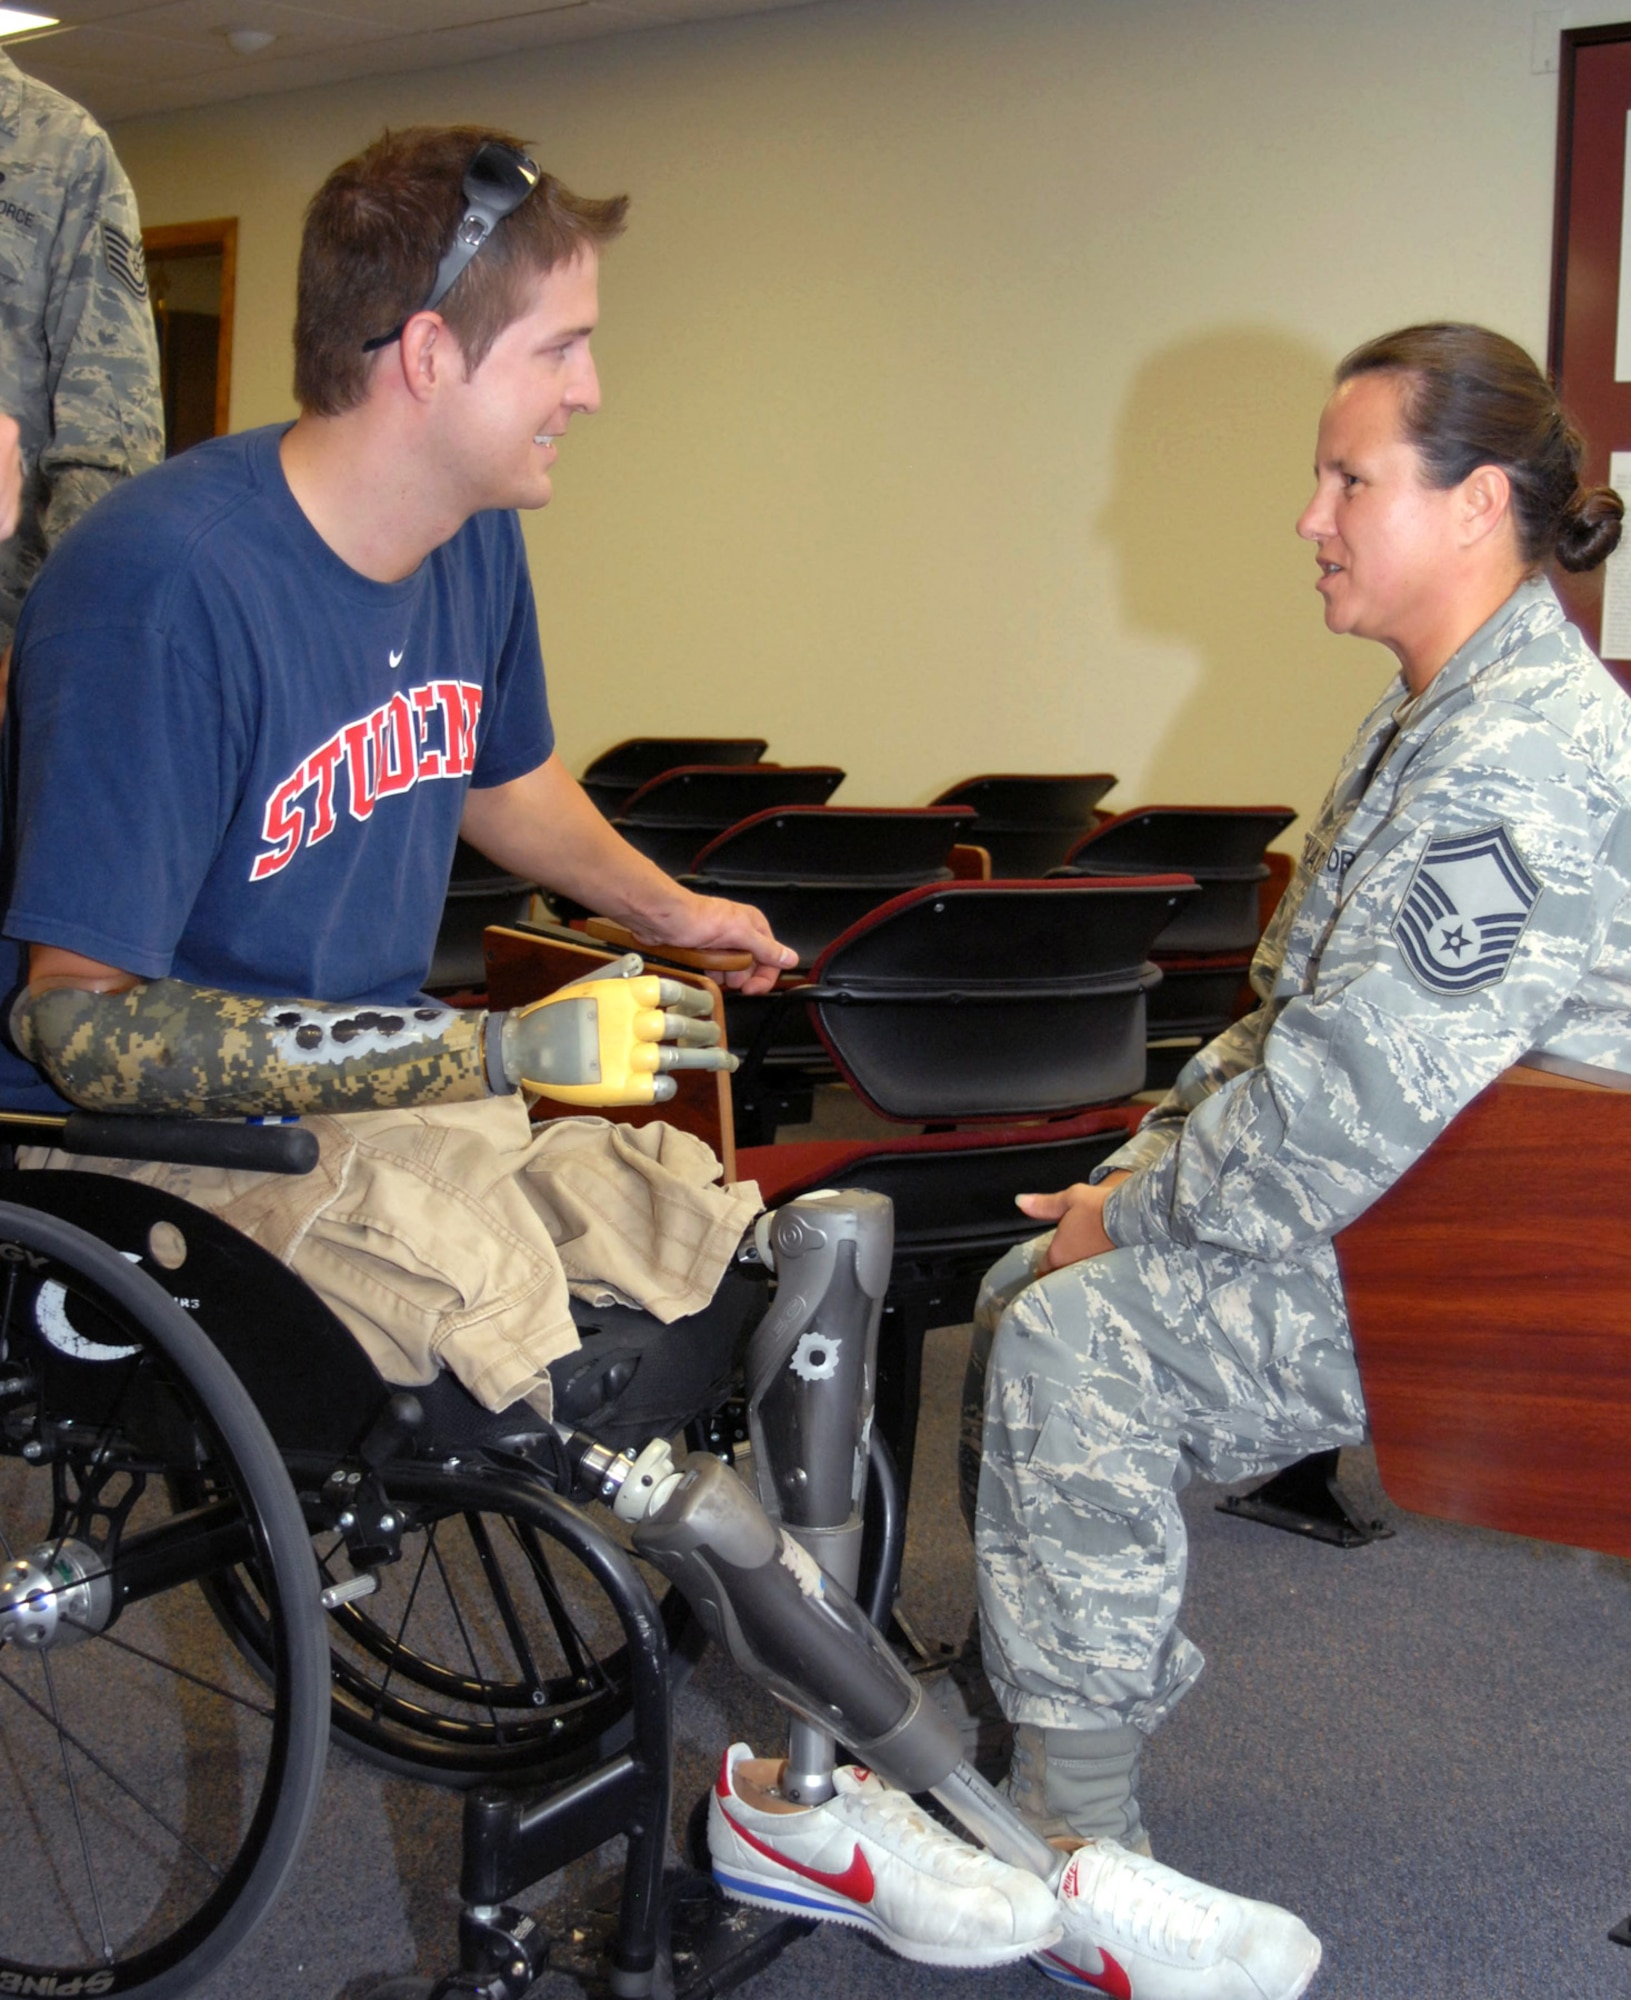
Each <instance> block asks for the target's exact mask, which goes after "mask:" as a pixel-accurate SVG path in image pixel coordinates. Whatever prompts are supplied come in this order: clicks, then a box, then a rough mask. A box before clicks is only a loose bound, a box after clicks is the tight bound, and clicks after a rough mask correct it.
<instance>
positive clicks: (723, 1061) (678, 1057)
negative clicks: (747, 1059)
mask: <svg viewBox="0 0 1631 2000" xmlns="http://www.w3.org/2000/svg"><path fill="white" fill-rule="evenodd" d="M737 1063H738V1058H737V1057H735V1056H733V1055H732V1054H731V1052H730V1050H729V1049H720V1048H710V1049H683V1048H680V1049H677V1048H672V1047H670V1046H669V1044H668V1043H667V1042H663V1043H661V1044H660V1045H659V1046H658V1049H657V1071H658V1074H659V1075H661V1074H663V1073H664V1072H665V1071H668V1070H671V1069H722V1070H726V1071H729V1070H733V1069H735V1068H736V1067H737Z"/></svg>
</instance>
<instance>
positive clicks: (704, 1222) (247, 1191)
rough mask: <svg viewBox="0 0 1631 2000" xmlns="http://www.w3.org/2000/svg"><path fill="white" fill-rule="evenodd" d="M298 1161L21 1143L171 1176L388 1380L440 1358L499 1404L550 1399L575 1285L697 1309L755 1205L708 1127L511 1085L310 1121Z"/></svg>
mask: <svg viewBox="0 0 1631 2000" xmlns="http://www.w3.org/2000/svg"><path fill="white" fill-rule="evenodd" d="M305 1123H306V1124H307V1125H308V1126H309V1127H310V1129H311V1130H312V1131H314V1132H315V1133H316V1134H317V1139H318V1147H319V1160H318V1165H317V1167H316V1168H315V1170H314V1171H313V1172H312V1173H310V1174H305V1175H295V1176H288V1175H281V1174H248V1173H236V1172H229V1171H226V1170H223V1169H220V1168H213V1167H177V1166H168V1165H162V1164H151V1163H146V1162H134V1161H128V1160H101V1159H78V1158H75V1157H73V1156H72V1155H70V1154H67V1153H60V1152H55V1151H52V1152H44V1151H41V1150H38V1149H32V1148H31V1149H28V1150H26V1151H25V1152H24V1153H23V1154H22V1155H21V1156H20V1157H21V1158H22V1162H23V1164H24V1165H26V1166H31V1167H32V1166H47V1167H72V1168H78V1169H81V1170H87V1169H88V1170H90V1171H93V1172H100V1173H109V1174H117V1175H120V1176H122V1177H123V1178H126V1179H130V1180H138V1181H143V1182H145V1183H147V1184H148V1185H149V1186H153V1187H162V1188H166V1189H168V1190H169V1191H170V1192H171V1193H173V1194H177V1195H180V1196H181V1197H182V1198H183V1199H184V1200H186V1201H190V1202H193V1203H195V1204H196V1205H197V1206H198V1207H200V1208H205V1209H208V1210H210V1211H211V1212H212V1213H213V1214H216V1215H218V1216H220V1217H221V1218H222V1219H223V1220H224V1221H227V1222H230V1223H231V1224H232V1225H233V1226H234V1227H235V1228H238V1229H241V1230H242V1231H243V1232H244V1234H245V1235H247V1236H251V1237H253V1238H254V1239H255V1241H256V1242H257V1243H260V1244H261V1245H263V1247H264V1248H266V1249H268V1250H270V1251H271V1252H272V1253H273V1255H274V1256H276V1257H278V1258H280V1259H281V1260H282V1261H283V1262H284V1263H285V1264H287V1265H288V1266H289V1267H290V1268H291V1269H292V1270H294V1271H296V1272H297V1273H298V1274H299V1275H300V1276H301V1277H302V1278H304V1279H305V1280H306V1282H307V1283H308V1284H309V1285H311V1286H312V1288H313V1289H314V1290H315V1291H316V1292H317V1293H319V1294H320V1296H321V1297H322V1298H323V1299H324V1301H325V1302H326V1303H327V1304H328V1305H329V1307H330V1308H331V1309H332V1310H333V1311H334V1312H335V1313H336V1314H337V1315H338V1317H339V1318H340V1319H342V1320H343V1321H344V1322H345V1324H346V1325H347V1326H348V1327H349V1328H350V1329H351V1331H352V1333H354V1334H355V1335H356V1337H357V1339H358V1340H359V1341H360V1342H361V1343H362V1345H363V1347H364V1348H365V1349H366V1350H367V1352H368V1355H369V1357H370V1359H371V1360H372V1361H373V1363H374V1365H375V1366H376V1367H377V1368H378V1369H379V1371H380V1373H381V1375H383V1376H384V1378H385V1379H386V1381H387V1382H392V1383H397V1384H401V1385H403V1386H407V1387H412V1386H414V1385H416V1384H420V1383H425V1382H428V1381H430V1380H431V1379H432V1377H433V1376H434V1375H435V1373H436V1371H437V1369H438V1368H448V1369H451V1370H452V1372H453V1373H454V1374H455V1375H457V1376H458V1378H459V1380H460V1381H461V1382H463V1384H464V1385H465V1387H466V1388H467V1389H468V1390H469V1391H470V1392H471V1394H472V1395H473V1396H475V1397H476V1398H477V1400H478V1401H479V1402H481V1403H483V1404H484V1405H485V1406H486V1407H487V1408H488V1409H490V1410H502V1409H504V1408H506V1407H507V1406H508V1405H509V1404H511V1403H513V1402H515V1401H516V1400H517V1399H518V1398H520V1397H522V1396H525V1397H527V1398H528V1399H529V1400H530V1401H531V1402H532V1404H533V1405H534V1406H535V1407H536V1408H537V1409H538V1410H540V1411H541V1412H542V1413H543V1414H544V1415H545V1416H548V1415H549V1413H550V1387H549V1374H548V1370H549V1365H550V1363H551V1362H552V1361H556V1360H558V1359H559V1358H560V1357H561V1356H562V1355H563V1354H569V1353H571V1352H572V1350H573V1349H574V1348H576V1347H577V1345H578V1336H577V1330H576V1328H575V1327H574V1326H573V1323H572V1315H571V1309H570V1304H569V1298H570V1297H571V1296H574V1295H575V1296H576V1297H578V1298H581V1299H587V1300H589V1301H591V1302H592V1303H595V1304H601V1305H604V1304H609V1303H614V1302H615V1303H619V1304H624V1305H633V1306H640V1307H642V1308H644V1310H646V1311H647V1312H650V1313H653V1314H654V1315H655V1316H656V1317H657V1318H658V1319H660V1320H663V1321H664V1322H669V1321H673V1320H676V1319H680V1318H683V1317H684V1316H685V1315H686V1314H687V1313H694V1312H699V1311H700V1310H701V1309H702V1307H703V1306H705V1305H706V1304H707V1303H708V1301H709V1300H710V1299H711V1298H712V1297H713V1294H714V1289H715V1287H716V1286H717V1285H718V1283H719V1279H720V1276H721V1274H722V1273H723V1271H724V1270H725V1267H726V1265H727V1264H728V1263H729V1261H730V1259H731V1256H732V1255H733V1253H734V1252H735V1250H736V1247H737V1245H738V1243H739V1242H740V1241H741V1238H742V1234H743V1231H744V1230H745V1229H746V1228H747V1226H748V1224H749V1223H750V1222H751V1221H752V1219H753V1217H754V1216H755V1215H756V1214H757V1213H758V1211H759V1209H760V1207H761V1205H762V1204H761V1203H760V1200H759V1190H758V1188H757V1187H756V1186H755V1185H754V1183H753V1182H751V1181H745V1182H741V1183H738V1184H736V1185H735V1186H730V1187H724V1186H720V1185H719V1184H718V1176H719V1162H718V1160H717V1159H716V1158H715V1157H714V1155H713V1153H712V1152H711V1151H710V1150H709V1148H708V1147H707V1146H705V1145H704V1144H703V1143H702V1141H701V1140H700V1139H696V1138H693V1137H692V1136H691V1135H690V1134H689V1133H686V1132H680V1131H677V1130H675V1129H674V1128H673V1127H672V1126H668V1125H643V1126H638V1127H636V1126H631V1125H614V1124H610V1123H608V1122H607V1121H606V1120H605V1119H603V1118H587V1117H570V1118H558V1119H555V1120H553V1121H552V1122H550V1123H548V1124H545V1125H538V1126H534V1125H532V1124H530V1123H529V1121H528V1118H527V1113H526V1109H525V1106H524V1105H523V1104H522V1102H521V1099H520V1098H519V1097H495V1098H488V1099H486V1100H483V1101H481V1102H478V1103H475V1104H449V1105H433V1106H429V1107H427V1108H425V1109H423V1110H417V1111H413V1110H408V1111H370V1112H362V1113H358V1114H356V1115H354V1116H347V1117H342V1118H322V1117H320V1118H309V1119H307V1120H306V1121H305Z"/></svg>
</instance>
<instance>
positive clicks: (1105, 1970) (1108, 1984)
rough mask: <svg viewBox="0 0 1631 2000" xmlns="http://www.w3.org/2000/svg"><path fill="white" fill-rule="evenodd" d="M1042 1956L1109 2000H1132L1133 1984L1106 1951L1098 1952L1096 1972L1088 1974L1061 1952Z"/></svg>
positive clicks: (1049, 1952)
mask: <svg viewBox="0 0 1631 2000" xmlns="http://www.w3.org/2000/svg"><path fill="white" fill-rule="evenodd" d="M1042 1956H1043V1957H1044V1958H1051V1959H1052V1960H1053V1962H1054V1964H1055V1965H1062V1966H1063V1967H1064V1968H1065V1970H1066V1971H1067V1972H1073V1973H1075V1975H1076V1977H1077V1978H1078V1979H1080V1980H1081V1981H1082V1983H1083V1984H1084V1985H1087V1986H1091V1987H1092V1988H1093V1989H1094V1991H1095V1992H1098V1993H1107V1994H1109V1996H1110V2000H1133V1982H1132V1981H1131V1980H1130V1979H1129V1978H1128V1977H1127V1974H1126V1973H1125V1971H1124V1970H1123V1969H1122V1968H1121V1967H1120V1966H1119V1965H1118V1964H1117V1963H1116V1961H1115V1960H1114V1959H1113V1958H1112V1957H1111V1956H1110V1954H1109V1952H1107V1951H1103V1950H1100V1951H1099V1969H1098V1971H1097V1972H1089V1971H1088V1970H1087V1968H1086V1966H1084V1965H1078V1964H1077V1963H1076V1961H1075V1960H1074V1959H1072V1958H1066V1957H1065V1955H1064V1953H1063V1952H1059V1951H1045V1952H1044V1953H1043V1954H1042Z"/></svg>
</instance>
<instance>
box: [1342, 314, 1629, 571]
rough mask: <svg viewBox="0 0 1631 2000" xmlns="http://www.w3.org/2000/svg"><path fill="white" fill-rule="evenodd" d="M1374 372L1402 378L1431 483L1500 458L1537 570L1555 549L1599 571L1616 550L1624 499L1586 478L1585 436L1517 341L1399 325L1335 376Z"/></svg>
mask: <svg viewBox="0 0 1631 2000" xmlns="http://www.w3.org/2000/svg"><path fill="white" fill-rule="evenodd" d="M1376 373H1387V374H1394V375H1398V376H1400V377H1401V378H1402V379H1403V384H1404V394H1403V397H1402V400H1401V406H1400V407H1401V415H1402V417H1403V420H1404V428H1405V435H1406V437H1408V438H1409V440H1410V442H1411V443H1412V444H1413V445H1414V446H1415V447H1416V449H1417V451H1418V452H1419V453H1420V454H1421V459H1422V464H1423V466H1424V467H1425V469H1426V472H1427V477H1428V480H1429V482H1430V483H1431V484H1432V485H1434V486H1438V487H1445V486H1458V485H1459V484H1460V483H1461V481H1462V480H1463V479H1465V478H1466V477H1467V475H1468V474H1469V473H1470V472H1472V471H1473V470H1474V469H1475V468H1476V467H1478V466H1480V465H1498V466H1499V467H1500V468H1501V470H1502V471H1503V472H1504V473H1505V474H1506V475H1507V477H1508V478H1509V479H1510V480H1511V482H1512V509H1513V516H1514V521H1515V524H1516V527H1517V531H1518V548H1519V553H1520V554H1521V555H1522V557H1523V560H1524V562H1525V563H1526V564H1527V565H1528V566H1529V567H1530V568H1531V569H1537V570H1538V569H1539V568H1540V567H1541V566H1542V565H1543V564H1544V563H1546V562H1549V561H1550V560H1551V559H1552V558H1553V557H1554V556H1555V557H1556V558H1557V560H1558V562H1560V563H1561V564H1562V566H1563V567H1564V568H1565V569H1568V570H1585V569H1595V568H1596V567H1597V565H1598V564H1599V563H1600V562H1602V561H1603V560H1604V559H1605V558H1606V557H1608V556H1610V555H1612V554H1613V552H1614V549H1615V547H1616V545H1617V544H1618V542H1619V539H1620V520H1621V517H1622V516H1623V514H1624V512H1625V508H1624V506H1623V505H1622V503H1621V500H1620V496H1619V495H1618V494H1617V493H1616V492H1615V491H1614V489H1613V488H1612V487H1610V486H1593V487H1590V488H1587V487H1583V486H1582V485H1581V484H1580V463H1581V460H1582V458H1583V457H1584V455H1585V443H1584V440H1583V439H1582V438H1581V436H1580V433H1579V432H1578V431H1577V430H1576V429H1575V428H1574V426H1573V424H1571V423H1570V422H1569V419H1568V417H1567V415H1566V414H1565V412H1564V410H1563V406H1562V405H1561V404H1560V403H1559V402H1558V400H1557V393H1556V391H1555V390H1554V389H1553V388H1552V385H1551V383H1549V382H1548V381H1547V380H1546V377H1545V376H1544V375H1542V373H1541V372H1540V370H1539V369H1538V368H1537V367H1536V366H1535V364H1534V362H1533V361H1532V360H1531V359H1530V357H1529V356H1528V355H1527V354H1526V353H1525V352H1524V350H1523V349H1522V348H1521V347H1519V346H1518V344H1517V342H1516V341H1513V340H1508V339H1506V338H1505V337H1504V336H1503V335H1502V334H1499V333H1491V332H1490V330H1489V328H1488V327H1484V326H1465V325H1461V324H1459V323H1457V322H1454V321H1447V320H1445V321H1437V322H1434V323H1432V324H1430V325H1426V326H1407V327H1402V328H1401V329H1400V330H1399V331H1398V332H1397V333H1386V334H1383V335H1382V337H1381V338H1380V339H1379V340H1369V341H1366V343H1365V345H1364V346H1363V347H1356V348H1355V349H1354V351H1353V353H1352V354H1350V355H1349V356H1348V357H1347V359H1346V360H1344V361H1343V362H1341V363H1340V364H1339V365H1338V368H1337V371H1336V379H1337V382H1338V383H1339V384H1341V383H1343V382H1348V381H1351V380H1352V379H1353V378H1354V376H1356V375H1368V374H1376Z"/></svg>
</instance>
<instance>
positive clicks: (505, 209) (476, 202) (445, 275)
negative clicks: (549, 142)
mask: <svg viewBox="0 0 1631 2000" xmlns="http://www.w3.org/2000/svg"><path fill="white" fill-rule="evenodd" d="M538 181H539V173H538V168H537V166H536V164H535V163H534V162H533V161H531V160H529V159H528V158H527V156H526V154H525V153H518V152H517V151H516V150H515V148H514V147H513V146H506V145H503V144H501V142H500V141H499V140H497V139H488V140H487V141H486V142H485V143H484V144H483V145H482V146H481V147H480V149H479V150H478V151H477V153H476V156H475V158H474V159H473V160H472V161H471V162H470V166H469V169H468V171H467V172H466V174H465V177H464V214H463V215H462V216H461V217H460V219H459V226H458V228H457V229H455V230H454V232H453V241H452V243H451V244H450V245H449V246H448V250H447V254H446V255H445V256H444V257H443V259H442V261H441V263H440V264H439V265H438V266H437V270H436V282H435V284H433V285H432V286H431V288H430V293H429V296H428V297H427V298H426V299H425V300H424V302H423V304H421V305H417V306H415V307H414V309H413V310H414V312H416V313H421V312H430V311H432V310H433V309H434V308H435V307H436V306H439V305H440V304H441V303H442V301H443V299H445V298H446V297H447V295H448V293H449V292H450V291H451V290H452V288H453V284H454V281H455V280H456V279H457V278H458V276H459V273H460V272H461V271H462V270H463V269H464V267H465V265H466V264H468V263H469V262H470V259H471V258H472V257H474V256H475V254H476V252H477V251H478V250H479V249H480V248H481V246H482V245H483V244H484V243H485V242H486V241H487V239H488V237H489V236H491V235H492V233H493V231H494V230H495V229H496V228H497V227H498V225H499V224H500V223H501V222H502V221H503V220H504V218H505V216H507V215H513V214H514V213H515V211H516V210H517V209H518V208H519V207H520V206H521V204H522V202H524V201H525V200H526V198H527V196H528V195H529V194H531V193H532V191H533V189H534V188H535V187H536V186H537V185H538ZM412 318H413V313H409V314H408V317H407V319H404V320H403V321H401V323H400V324H399V325H397V326H393V327H392V328H391V330H390V332H389V333H378V334H375V336H374V338H373V339H372V340H365V341H364V342H363V344H362V351H363V353H364V354H372V353H373V352H374V350H375V348H378V347H389V346H390V344H391V342H392V341H393V340H400V339H401V338H402V329H403V327H405V326H406V325H407V324H408V320H409V319H412Z"/></svg>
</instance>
